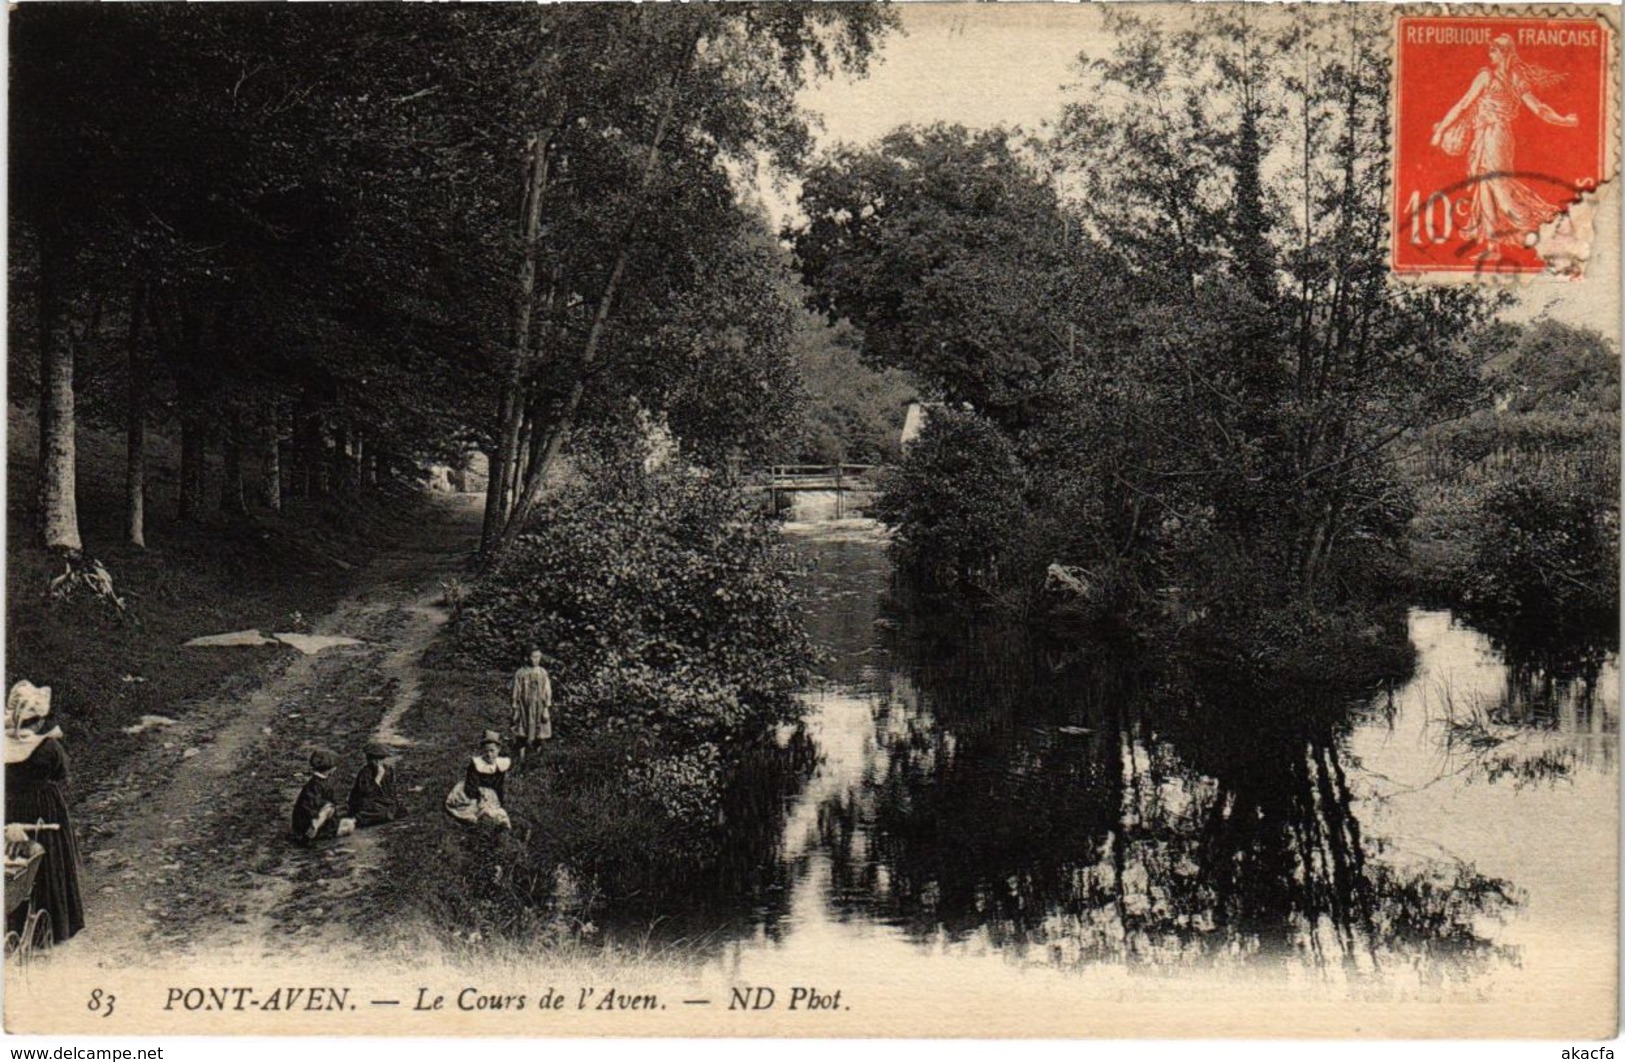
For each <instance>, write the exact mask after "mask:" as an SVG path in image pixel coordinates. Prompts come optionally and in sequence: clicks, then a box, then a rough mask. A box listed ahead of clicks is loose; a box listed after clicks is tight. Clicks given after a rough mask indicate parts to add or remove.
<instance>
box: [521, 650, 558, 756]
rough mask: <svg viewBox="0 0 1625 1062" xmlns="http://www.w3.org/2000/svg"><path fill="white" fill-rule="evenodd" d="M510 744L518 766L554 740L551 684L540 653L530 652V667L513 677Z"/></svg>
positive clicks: (539, 651)
mask: <svg viewBox="0 0 1625 1062" xmlns="http://www.w3.org/2000/svg"><path fill="white" fill-rule="evenodd" d="M512 724H513V740H514V745H515V747H516V748H517V751H518V753H519V764H520V766H521V767H522V766H524V763H525V757H526V756H527V755H528V754H529V753H530V751H531V750H533V749H535V748H537V747H538V746H540V745H541V743H542V742H544V741H546V740H548V739H549V738H551V737H552V736H553V680H552V679H550V678H548V675H547V669H546V668H544V667H542V651H541V650H540V649H532V650H531V651H530V666H529V667H522V668H520V669H519V670H518V671H516V672H514V676H513V720H512Z"/></svg>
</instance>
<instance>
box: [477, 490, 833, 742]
mask: <svg viewBox="0 0 1625 1062" xmlns="http://www.w3.org/2000/svg"><path fill="white" fill-rule="evenodd" d="M794 609H795V599H794V596H793V594H792V592H791V586H790V583H789V579H788V576H787V572H786V570H785V567H784V565H783V564H782V563H781V559H780V552H779V545H778V533H777V530H776V529H775V527H774V525H773V524H772V523H771V521H770V520H769V519H768V518H767V516H766V515H765V514H762V513H759V512H757V511H756V510H755V509H754V508H753V506H752V505H751V503H750V502H749V501H748V500H746V499H745V498H744V497H743V496H742V495H741V494H740V493H739V492H738V491H736V490H734V489H732V488H731V487H729V486H727V485H726V484H723V483H720V482H718V481H717V480H716V479H714V478H712V477H710V476H708V475H705V474H703V473H701V472H698V471H696V470H692V469H687V468H672V469H669V470H662V471H655V472H646V471H644V470H643V469H642V468H641V466H632V467H625V466H623V467H618V468H611V467H600V468H598V469H596V470H588V471H587V472H586V473H585V474H584V476H583V478H582V480H581V481H580V482H579V483H577V484H576V485H574V486H572V487H570V488H568V489H566V490H565V491H564V492H563V494H562V495H561V496H559V497H558V498H557V499H556V500H555V501H554V504H553V505H552V506H551V508H550V509H549V511H548V512H547V514H546V517H545V519H544V521H543V522H542V523H541V524H540V526H539V527H538V528H537V529H536V530H535V531H533V532H532V533H529V534H527V535H525V536H524V537H522V538H521V539H520V540H519V542H518V543H517V545H516V546H515V548H514V549H513V551H512V552H511V553H510V554H509V555H508V556H507V557H506V558H505V559H504V560H503V561H502V562H501V564H500V565H498V566H497V567H496V568H495V570H493V571H491V572H490V573H488V574H487V575H486V576H485V577H484V578H482V579H481V580H480V581H479V583H478V584H477V585H475V587H474V588H473V589H472V591H471V592H470V594H469V598H468V603H467V605H466V607H465V609H464V615H463V623H462V627H461V630H460V631H459V635H458V643H457V644H458V648H459V651H460V653H461V654H463V655H464V657H465V658H468V659H472V660H474V661H477V662H479V663H483V664H486V665H490V666H495V667H500V668H511V667H513V666H515V663H516V662H518V661H522V660H524V659H525V657H526V655H527V654H528V652H529V650H530V649H531V648H532V647H537V648H540V649H541V650H542V651H543V652H544V653H545V654H547V655H548V656H549V657H551V658H552V659H553V660H554V661H555V663H554V664H553V665H552V667H551V670H552V674H553V678H554V680H555V684H556V686H557V687H558V689H559V690H560V691H561V696H564V697H567V698H568V703H569V709H568V711H567V712H566V713H564V719H565V720H567V725H568V726H570V727H573V728H581V729H582V730H584V731H587V732H607V731H615V730H621V729H632V730H636V731H638V732H640V733H643V734H646V735H651V736H654V737H657V738H658V737H664V738H668V739H670V742H671V743H672V744H674V745H676V746H679V747H680V748H687V747H689V746H692V745H694V744H696V743H698V742H705V741H711V742H728V741H731V740H734V739H736V738H738V737H741V736H744V735H749V734H753V733H756V732H759V731H760V730H761V729H762V728H763V727H764V726H767V725H770V724H772V723H776V722H780V721H784V720H788V719H790V718H793V717H794V715H795V709H796V702H795V701H794V699H793V697H792V694H793V693H794V691H795V690H796V689H797V688H798V687H799V686H800V685H801V683H802V681H803V680H804V679H805V678H806V671H805V668H806V665H807V663H808V648H807V642H806V639H805V636H804V634H803V632H802V631H801V629H800V627H799V626H798V625H797V623H796V621H795V618H794Z"/></svg>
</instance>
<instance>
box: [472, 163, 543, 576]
mask: <svg viewBox="0 0 1625 1062" xmlns="http://www.w3.org/2000/svg"><path fill="white" fill-rule="evenodd" d="M553 135H554V134H553V133H549V134H548V135H547V136H545V137H544V136H543V135H541V134H539V133H533V134H531V136H530V143H529V145H528V152H527V157H526V159H525V164H526V175H525V194H524V206H523V208H522V210H521V211H520V223H519V235H520V246H521V249H522V253H521V255H520V261H519V282H518V284H517V285H516V286H515V289H514V304H513V346H512V348H511V349H510V352H509V357H508V379H507V382H506V385H505V386H504V387H503V390H502V397H501V400H500V403H499V406H498V411H497V416H498V418H499V424H498V428H499V434H498V437H497V446H496V452H495V453H493V454H491V455H490V457H489V463H490V476H489V479H488V480H487V483H486V488H485V523H484V526H483V527H482V528H481V531H480V550H481V552H482V553H483V552H488V551H489V550H490V549H491V548H492V547H493V546H494V545H495V544H496V542H497V541H498V537H497V536H498V534H499V533H500V532H501V531H502V529H503V526H504V522H505V521H506V519H507V518H508V514H509V511H510V509H511V507H512V499H513V497H514V495H515V493H516V492H517V490H518V487H519V479H518V477H517V475H516V474H515V473H516V468H517V465H518V458H519V429H520V421H521V420H522V418H523V414H524V406H525V398H524V386H525V366H526V363H527V362H528V361H529V354H530V326H531V317H532V315H533V313H534V311H535V307H536V251H537V247H538V244H539V243H540V236H541V230H542V193H543V192H545V191H546V189H547V173H548V166H549V164H550V162H551V152H550V151H549V149H550V148H551V146H552V142H553Z"/></svg>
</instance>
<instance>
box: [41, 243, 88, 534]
mask: <svg viewBox="0 0 1625 1062" xmlns="http://www.w3.org/2000/svg"><path fill="white" fill-rule="evenodd" d="M49 242H50V241H46V240H42V241H41V252H40V281H39V343H40V468H39V477H40V478H39V488H40V513H41V516H42V518H43V522H44V527H43V531H44V542H45V546H46V547H47V548H48V549H55V548H61V549H80V548H82V547H83V543H82V542H81V541H80V539H79V509H78V502H77V497H76V495H77V491H76V489H75V481H74V473H75V464H76V460H75V453H74V423H75V421H74V409H73V399H74V393H73V358H74V350H73V337H72V335H71V334H70V333H69V331H68V329H67V328H66V327H64V322H63V321H61V320H60V318H61V315H62V307H61V304H60V302H59V301H58V296H57V291H56V283H57V279H58V275H59V274H58V262H57V259H56V256H55V254H54V253H49V252H47V251H46V249H45V245H46V244H47V243H49ZM59 333H60V336H59ZM59 339H60V341H59Z"/></svg>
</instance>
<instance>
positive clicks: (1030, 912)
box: [682, 525, 1618, 984]
mask: <svg viewBox="0 0 1625 1062" xmlns="http://www.w3.org/2000/svg"><path fill="white" fill-rule="evenodd" d="M797 548H798V549H799V550H800V551H801V553H802V555H803V557H804V558H805V560H806V568H807V574H806V577H805V578H806V580H807V590H808V593H809V597H810V598H811V600H812V609H813V611H812V614H811V616H810V620H811V623H812V626H813V628H814V631H815V634H816V636H817V637H818V639H819V640H820V642H821V644H822V645H823V646H824V647H825V648H826V650H827V651H828V653H829V659H828V660H827V661H826V662H825V665H824V667H823V670H824V672H825V674H826V676H827V677H826V679H825V680H824V681H823V682H822V683H821V684H820V685H819V687H818V688H817V689H814V690H811V691H809V693H808V695H807V697H808V704H809V715H808V717H807V719H806V721H805V723H804V724H803V725H802V726H800V727H796V728H791V729H788V730H787V731H786V732H785V733H784V734H781V735H780V736H779V740H778V741H777V742H776V743H774V744H773V746H772V750H771V751H770V752H769V753H766V754H764V755H763V756H760V757H757V758H756V759H755V760H754V761H752V762H753V764H754V766H753V767H752V768H751V773H748V774H742V775H741V776H740V777H738V778H736V780H735V786H734V788H733V796H732V797H731V800H730V807H729V810H728V813H727V815H726V816H725V820H724V823H723V824H722V825H721V826H720V827H719V828H720V829H722V830H723V831H725V832H728V833H729V835H730V837H731V838H732V839H731V840H730V841H728V842H727V843H726V844H725V846H724V847H725V848H730V849H732V850H734V851H735V852H737V854H738V858H737V859H731V860H725V861H724V862H723V864H720V865H719V866H718V868H716V870H717V875H718V876H712V875H704V876H703V877H705V878H706V880H705V881H703V882H702V881H700V880H699V879H698V878H696V879H693V884H694V889H693V890H692V891H693V892H694V893H695V894H696V896H699V895H701V894H703V895H704V896H705V897H708V898H707V899H704V900H699V899H696V900H695V902H694V903H693V904H691V905H689V908H688V910H689V911H690V912H691V913H693V914H695V915H698V916H703V917H697V918H695V919H690V920H688V921H687V922H684V923H682V924H684V925H685V927H692V926H695V925H698V924H700V923H704V924H705V925H706V926H707V927H708V928H707V930H706V932H708V933H709V934H711V939H713V940H715V941H716V942H717V943H719V944H723V943H727V942H729V941H731V942H732V943H731V944H730V945H729V947H730V954H731V955H733V956H735V958H736V959H737V958H738V957H739V956H740V955H741V954H742V951H741V949H744V951H746V952H748V950H749V949H773V950H776V951H784V950H788V951H791V952H793V951H794V949H796V948H797V947H798V941H800V942H808V941H817V942H819V943H818V947H820V948H826V949H827V948H828V947H830V946H831V944H832V942H833V943H834V946H837V947H845V946H852V945H853V943H854V942H855V941H859V940H861V941H865V942H871V943H866V944H865V945H864V946H865V947H868V946H871V944H872V942H873V941H874V940H875V939H876V938H877V936H878V937H886V938H889V939H892V940H894V941H895V942H896V944H897V946H900V947H905V948H906V947H913V948H914V949H916V953H917V954H918V955H919V956H920V958H921V960H922V961H924V962H929V961H931V960H932V959H933V958H934V957H936V956H939V955H941V954H943V953H951V952H963V953H965V954H982V953H989V952H991V953H996V954H999V955H1002V956H1004V957H1006V958H1009V959H1015V960H1018V961H1023V962H1039V963H1044V964H1048V965H1053V966H1056V967H1060V968H1064V969H1075V968H1083V967H1090V966H1107V967H1112V968H1117V969H1123V970H1127V971H1131V972H1132V971H1139V972H1156V971H1162V970H1174V969H1188V968H1193V967H1200V968H1210V969H1212V968H1217V969H1222V970H1226V971H1230V970H1246V971H1247V972H1249V973H1255V972H1262V973H1265V974H1277V973H1279V974H1285V975H1287V976H1304V975H1307V976H1310V977H1312V978H1315V979H1319V980H1335V981H1347V982H1369V981H1374V980H1378V979H1384V978H1387V979H1390V980H1391V979H1392V978H1394V977H1403V978H1415V979H1416V981H1417V982H1419V983H1421V984H1436V983H1440V982H1444V981H1456V980H1462V979H1469V978H1473V977H1475V976H1477V975H1479V974H1481V973H1483V972H1485V971H1486V970H1489V969H1491V968H1499V967H1503V966H1505V965H1507V964H1510V963H1517V962H1523V961H1528V959H1529V957H1530V956H1529V954H1528V952H1529V950H1530V949H1540V948H1547V947H1548V946H1549V943H1550V940H1551V939H1552V938H1553V936H1554V935H1560V934H1562V933H1569V934H1571V935H1572V934H1573V933H1575V932H1577V931H1578V930H1577V927H1578V929H1584V930H1585V931H1586V932H1588V933H1589V932H1592V931H1593V930H1596V929H1599V928H1600V929H1602V930H1608V929H1609V927H1610V926H1611V924H1612V923H1611V922H1610V921H1609V920H1608V918H1607V917H1604V916H1605V915H1607V912H1608V911H1609V910H1611V908H1609V906H1608V905H1609V904H1610V903H1611V902H1612V900H1611V898H1612V885H1613V880H1614V878H1613V854H1614V852H1615V850H1616V848H1615V835H1616V830H1617V825H1616V823H1617V817H1616V816H1617V812H1616V804H1617V789H1616V784H1617V782H1616V762H1617V761H1616V756H1617V752H1616V748H1615V745H1616V741H1617V705H1618V667H1617V663H1616V661H1615V658H1614V656H1613V655H1612V654H1611V653H1610V652H1608V651H1606V648H1604V651H1602V652H1597V653H1593V652H1574V653H1567V654H1557V655H1553V654H1552V653H1550V652H1542V653H1540V654H1534V653H1531V654H1527V655H1525V656H1519V655H1518V654H1517V653H1516V652H1515V651H1513V650H1510V649H1509V648H1508V647H1507V646H1506V645H1505V644H1504V643H1495V642H1492V641H1491V640H1490V639H1489V638H1488V637H1486V636H1485V635H1482V634H1480V633H1477V632H1475V631H1473V630H1471V629H1470V628H1467V627H1464V626H1462V625H1460V624H1458V623H1456V622H1454V621H1453V620H1452V618H1451V617H1450V616H1449V614H1447V613H1443V612H1422V611H1418V612H1414V613H1412V614H1411V616H1410V617H1409V621H1408V625H1409V629H1408V635H1409V638H1410V641H1411V643H1412V645H1413V646H1414V649H1415V670H1414V674H1411V675H1408V676H1397V677H1396V678H1395V680H1394V682H1393V684H1392V686H1391V688H1389V689H1387V690H1384V691H1378V692H1374V693H1373V692H1365V693H1362V692H1360V691H1341V692H1339V691H1332V690H1318V691H1297V692H1294V693H1285V692H1282V691H1279V690H1277V691H1272V692H1268V693H1265V692H1261V691H1258V690H1253V689H1248V688H1246V687H1245V686H1242V685H1240V684H1238V683H1236V682H1235V681H1234V679H1233V678H1231V677H1229V676H1226V675H1224V674H1222V673H1221V674H1217V675H1206V676H1202V677H1199V678H1191V677H1188V676H1187V677H1174V676H1170V675H1169V674H1168V673H1167V669H1166V668H1164V667H1159V666H1154V664H1155V662H1146V661H1139V660H1137V659H1136V655H1135V653H1134V652H1133V651H1132V649H1131V648H1130V647H1128V646H1123V645H1115V646H1097V647H1095V648H1094V649H1093V650H1085V651H1080V650H1078V649H1077V648H1076V647H1075V646H1073V647H1069V648H1067V649H1066V650H1065V651H1058V650H1055V649H1053V648H1046V647H1044V646H1041V645H1037V644H1035V643H1034V642H1032V641H1031V640H1029V639H1027V638H1025V637H1023V636H1021V635H1020V634H1018V633H1017V632H1013V631H1010V630H1005V629H990V628H980V629H978V628H959V629H945V628H942V627H935V628H926V629H922V630H910V631H898V630H896V629H894V619H893V618H888V617H884V616H882V615H881V613H880V611H879V610H878V609H877V607H876V600H877V597H878V596H879V595H880V594H881V592H882V590H883V588H884V585H885V575H886V567H885V563H884V558H883V554H882V545H881V543H880V542H878V541H877V540H876V539H875V537H874V535H873V533H872V532H868V531H865V530H864V528H862V527H860V526H857V525H853V526H849V527H848V526H838V527H832V528H823V529H821V530H818V531H816V532H814V531H811V530H807V531H803V532H802V533H801V535H800V536H799V540H798V543H797ZM702 886H703V887H702ZM801 946H804V947H811V945H808V944H803V945H801ZM1570 947H1572V945H1571V946H1570ZM1543 956H1544V957H1549V956H1548V953H1546V952H1542V953H1541V954H1540V956H1537V958H1539V957H1543ZM1542 961H1544V959H1542Z"/></svg>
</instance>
